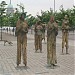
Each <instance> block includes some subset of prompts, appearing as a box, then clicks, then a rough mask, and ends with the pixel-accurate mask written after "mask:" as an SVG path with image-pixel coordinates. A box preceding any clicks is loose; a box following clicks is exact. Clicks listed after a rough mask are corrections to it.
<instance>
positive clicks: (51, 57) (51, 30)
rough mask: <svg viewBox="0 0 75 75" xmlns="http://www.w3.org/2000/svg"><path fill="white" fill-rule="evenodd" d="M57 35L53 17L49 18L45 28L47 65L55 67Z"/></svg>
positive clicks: (56, 26) (56, 25)
mask: <svg viewBox="0 0 75 75" xmlns="http://www.w3.org/2000/svg"><path fill="white" fill-rule="evenodd" d="M57 34H58V24H57V23H56V22H55V21H54V16H51V17H50V21H49V22H48V27H47V64H48V66H53V67H54V66H55V64H57V58H56V36H57Z"/></svg>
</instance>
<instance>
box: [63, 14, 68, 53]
mask: <svg viewBox="0 0 75 75" xmlns="http://www.w3.org/2000/svg"><path fill="white" fill-rule="evenodd" d="M68 31H69V20H68V17H67V15H65V17H64V20H63V23H62V54H63V49H64V46H65V47H66V54H68V35H69V32H68Z"/></svg>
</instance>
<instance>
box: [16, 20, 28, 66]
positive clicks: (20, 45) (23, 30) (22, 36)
mask: <svg viewBox="0 0 75 75" xmlns="http://www.w3.org/2000/svg"><path fill="white" fill-rule="evenodd" d="M27 32H28V25H27V22H26V21H25V20H21V19H19V20H18V21H17V24H16V36H17V66H18V65H19V64H20V63H21V55H23V63H24V65H25V66H26V65H27V52H26V47H27Z"/></svg>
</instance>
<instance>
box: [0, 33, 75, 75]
mask: <svg viewBox="0 0 75 75" xmlns="http://www.w3.org/2000/svg"><path fill="white" fill-rule="evenodd" d="M3 39H4V40H5V39H7V40H11V41H12V42H13V46H10V45H8V44H7V43H6V46H4V42H3V41H0V75H74V68H75V63H74V61H75V58H74V57H75V53H74V49H75V45H74V42H75V40H69V54H68V55H66V54H64V55H61V38H57V49H56V50H57V66H56V67H55V68H54V69H52V68H50V67H48V65H47V44H46V43H44V42H43V52H42V53H39V51H38V53H35V49H34V36H33V35H31V34H28V42H27V67H24V65H23V64H22V63H21V64H20V66H19V67H17V66H16V54H17V42H16V37H15V36H13V35H10V34H5V33H3ZM64 53H65V50H64Z"/></svg>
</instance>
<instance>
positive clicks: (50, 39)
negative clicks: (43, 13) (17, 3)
mask: <svg viewBox="0 0 75 75" xmlns="http://www.w3.org/2000/svg"><path fill="white" fill-rule="evenodd" d="M46 28H47V64H48V66H55V65H56V64H57V58H56V36H57V35H58V22H57V21H55V19H54V16H53V15H52V16H51V17H50V20H49V22H48V24H47V27H45V26H44V25H43V24H42V23H41V20H38V21H37V22H36V24H35V28H34V32H35V35H34V36H35V44H34V45H35V52H37V51H39V50H40V52H41V53H42V40H43V39H44V41H45V29H46ZM68 30H69V21H68V17H67V15H65V17H64V20H63V22H62V53H63V49H64V46H65V47H66V54H68ZM27 33H28V24H27V22H26V20H25V19H24V14H23V13H22V14H21V16H20V18H19V20H18V21H17V24H16V36H17V66H19V64H20V63H21V55H23V64H24V65H25V66H27V51H26V48H27Z"/></svg>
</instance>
